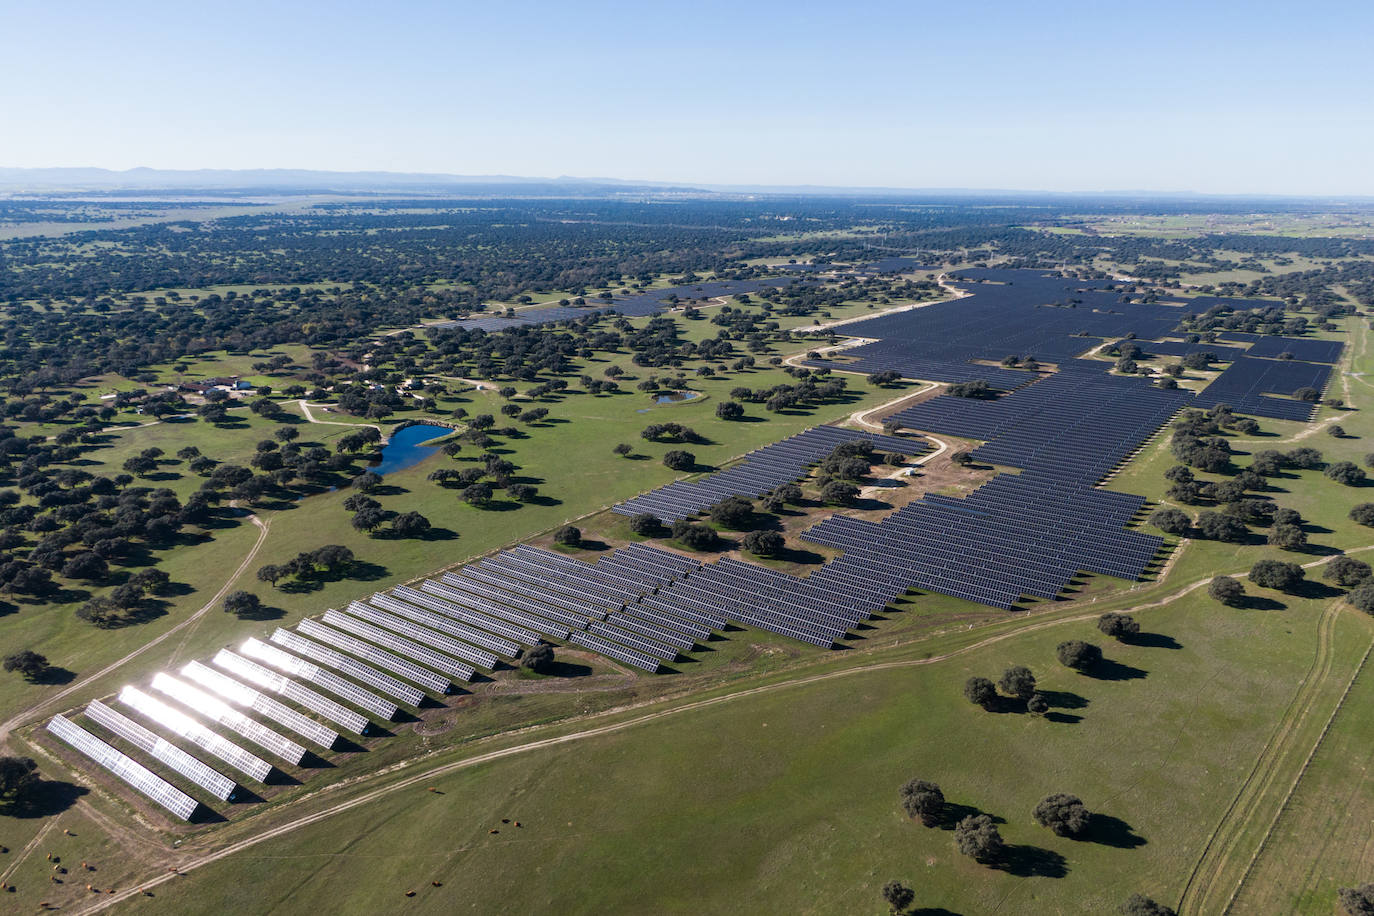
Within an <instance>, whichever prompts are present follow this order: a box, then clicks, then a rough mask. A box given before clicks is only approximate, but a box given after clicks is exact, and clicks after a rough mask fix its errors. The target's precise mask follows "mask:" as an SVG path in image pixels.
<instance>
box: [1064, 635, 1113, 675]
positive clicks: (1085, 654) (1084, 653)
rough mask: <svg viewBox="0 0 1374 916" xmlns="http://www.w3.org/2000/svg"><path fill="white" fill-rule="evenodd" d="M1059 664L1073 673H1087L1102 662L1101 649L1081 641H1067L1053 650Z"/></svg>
mask: <svg viewBox="0 0 1374 916" xmlns="http://www.w3.org/2000/svg"><path fill="white" fill-rule="evenodd" d="M1054 654H1055V655H1056V656H1057V657H1058V659H1059V663H1060V664H1061V665H1064V666H1065V667H1066V668H1072V669H1074V670H1075V671H1087V670H1088V669H1090V668H1092V667H1093V666H1095V665H1097V664H1098V663H1099V662H1101V661H1102V649H1101V648H1099V647H1098V646H1095V645H1093V644H1092V643H1090V642H1084V641H1083V640H1081V639H1069V640H1065V641H1064V642H1061V643H1060V644H1059V645H1058V646H1056V647H1055V649H1054Z"/></svg>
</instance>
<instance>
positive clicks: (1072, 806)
mask: <svg viewBox="0 0 1374 916" xmlns="http://www.w3.org/2000/svg"><path fill="white" fill-rule="evenodd" d="M1032 815H1033V816H1034V817H1035V822H1036V823H1037V824H1039V825H1040V826H1041V827H1048V828H1050V829H1051V830H1053V831H1054V834H1055V836H1078V835H1079V834H1080V833H1082V832H1083V831H1084V830H1087V829H1088V824H1089V823H1091V821H1092V815H1091V814H1090V813H1089V812H1088V809H1087V808H1085V807H1084V806H1083V802H1082V800H1081V799H1079V797H1078V796H1077V795H1069V794H1068V793H1066V792H1058V793H1056V794H1054V795H1047V796H1045V798H1043V799H1041V800H1040V804H1038V805H1036V806H1035V810H1034V811H1033V812H1032Z"/></svg>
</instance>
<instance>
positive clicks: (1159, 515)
mask: <svg viewBox="0 0 1374 916" xmlns="http://www.w3.org/2000/svg"><path fill="white" fill-rule="evenodd" d="M1150 524H1151V525H1154V526H1155V527H1156V528H1158V529H1159V530H1160V531H1163V532H1164V533H1165V534H1177V535H1185V534H1187V533H1188V531H1189V530H1190V529H1191V528H1192V527H1193V520H1192V519H1191V518H1189V517H1188V513H1186V512H1184V511H1183V510H1181V509H1175V508H1173V507H1166V508H1163V509H1156V510H1155V511H1154V512H1152V513H1151V514H1150Z"/></svg>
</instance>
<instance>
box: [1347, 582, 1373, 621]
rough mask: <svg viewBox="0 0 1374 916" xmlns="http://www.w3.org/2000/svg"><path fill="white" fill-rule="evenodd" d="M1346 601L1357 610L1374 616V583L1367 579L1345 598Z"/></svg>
mask: <svg viewBox="0 0 1374 916" xmlns="http://www.w3.org/2000/svg"><path fill="white" fill-rule="evenodd" d="M1345 600H1346V601H1348V602H1349V603H1350V605H1351V607H1353V608H1355V609H1356V610H1360V611H1364V612H1365V613H1366V614H1374V581H1371V580H1368V579H1366V580H1365V581H1364V582H1361V583H1360V584H1359V585H1357V586H1355V588H1354V589H1353V590H1352V591H1351V592H1350V594H1348V595H1346V596H1345Z"/></svg>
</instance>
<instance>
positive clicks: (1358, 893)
mask: <svg viewBox="0 0 1374 916" xmlns="http://www.w3.org/2000/svg"><path fill="white" fill-rule="evenodd" d="M1336 899H1337V900H1339V901H1340V904H1341V908H1342V909H1344V910H1345V911H1346V913H1347V914H1349V916H1374V883H1371V884H1361V885H1360V886H1359V887H1343V888H1341V889H1340V891H1338V892H1337V894H1336Z"/></svg>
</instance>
